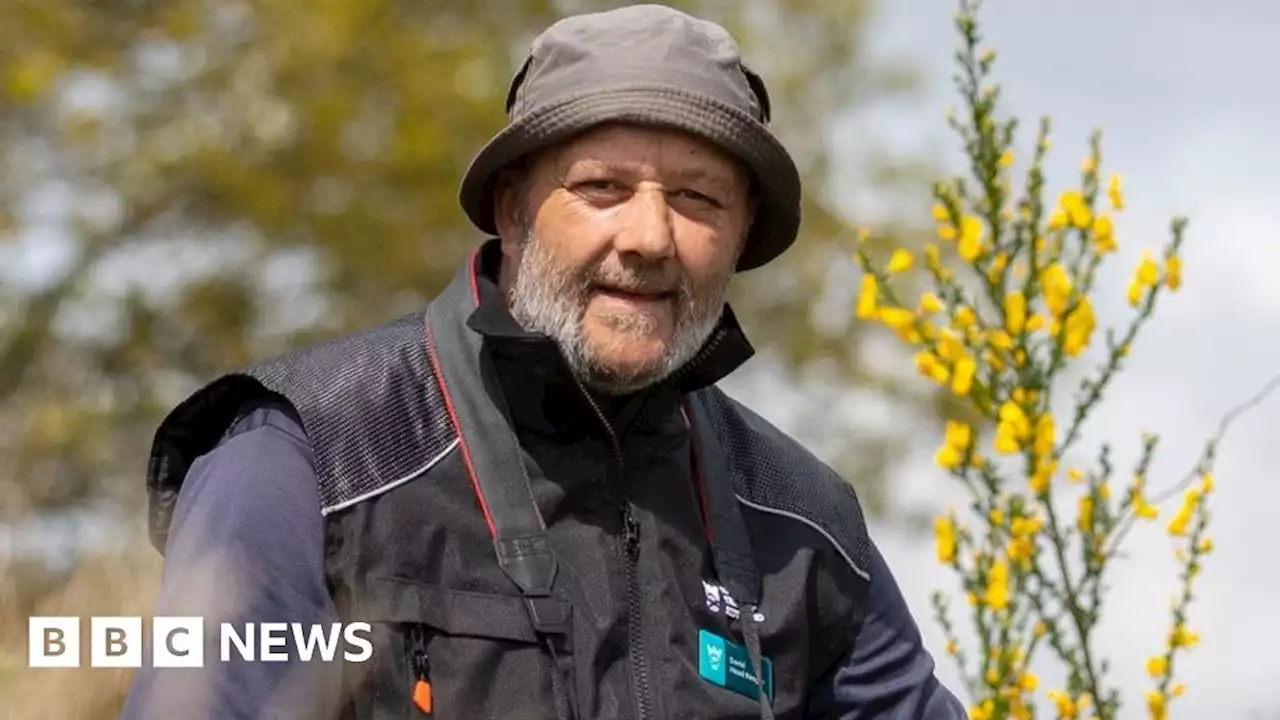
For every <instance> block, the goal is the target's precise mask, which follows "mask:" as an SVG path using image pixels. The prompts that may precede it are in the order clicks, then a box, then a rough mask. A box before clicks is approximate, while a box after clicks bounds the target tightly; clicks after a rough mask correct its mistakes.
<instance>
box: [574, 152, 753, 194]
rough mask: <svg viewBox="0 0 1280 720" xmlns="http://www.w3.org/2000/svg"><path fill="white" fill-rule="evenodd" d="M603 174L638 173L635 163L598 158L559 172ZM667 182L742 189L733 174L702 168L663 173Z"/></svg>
mask: <svg viewBox="0 0 1280 720" xmlns="http://www.w3.org/2000/svg"><path fill="white" fill-rule="evenodd" d="M575 171H576V172H577V173H584V172H585V173H604V174H606V175H615V176H617V175H621V176H628V175H635V174H637V173H638V172H639V166H638V165H637V164H635V163H627V162H620V161H617V160H604V159H599V158H582V159H578V160H575V161H571V162H567V163H564V164H563V166H562V169H561V171H560V175H561V177H562V178H564V177H567V176H568V175H569V174H570V173H573V172H575ZM663 175H664V176H665V178H666V180H667V181H668V182H681V183H707V184H709V185H712V186H714V187H717V188H720V189H722V190H723V191H725V192H736V191H738V190H740V189H741V188H742V185H743V181H742V179H741V178H739V177H738V176H737V175H735V174H734V173H730V172H721V171H719V170H713V169H708V168H703V167H685V168H677V169H675V170H669V171H667V172H664V173H663Z"/></svg>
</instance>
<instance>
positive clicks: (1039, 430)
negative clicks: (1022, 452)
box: [1035, 413, 1058, 457]
mask: <svg viewBox="0 0 1280 720" xmlns="http://www.w3.org/2000/svg"><path fill="white" fill-rule="evenodd" d="M1057 433H1058V428H1057V425H1056V424H1055V423H1054V421H1053V415H1051V414H1049V413H1045V414H1043V415H1041V416H1040V417H1039V418H1037V419H1036V445H1035V450H1036V455H1039V456H1040V457H1047V456H1048V455H1050V454H1052V453H1053V446H1054V443H1055V442H1056V441H1057V438H1058V435H1057Z"/></svg>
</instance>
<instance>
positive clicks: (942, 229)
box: [938, 223, 956, 241]
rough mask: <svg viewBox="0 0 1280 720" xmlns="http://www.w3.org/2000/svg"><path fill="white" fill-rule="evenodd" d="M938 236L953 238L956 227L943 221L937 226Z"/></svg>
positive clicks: (944, 238)
mask: <svg viewBox="0 0 1280 720" xmlns="http://www.w3.org/2000/svg"><path fill="white" fill-rule="evenodd" d="M938 238H939V239H942V240H948V241H950V240H955V239H956V227H955V226H954V225H952V224H951V223H944V224H942V225H939V226H938Z"/></svg>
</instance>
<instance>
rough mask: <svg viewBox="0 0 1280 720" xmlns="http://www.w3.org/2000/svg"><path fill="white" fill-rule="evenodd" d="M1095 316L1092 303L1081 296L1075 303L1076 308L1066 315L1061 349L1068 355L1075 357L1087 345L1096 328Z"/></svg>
mask: <svg viewBox="0 0 1280 720" xmlns="http://www.w3.org/2000/svg"><path fill="white" fill-rule="evenodd" d="M1097 326H1098V322H1097V318H1096V317H1095V316H1094V314H1093V303H1092V302H1090V301H1089V298H1087V297H1082V298H1080V300H1079V302H1077V303H1076V309H1075V310H1073V311H1072V312H1071V314H1070V315H1069V316H1067V328H1066V330H1067V332H1066V337H1064V338H1063V340H1062V351H1063V352H1065V353H1066V354H1067V355H1068V356H1070V357H1077V356H1079V355H1080V354H1081V353H1082V352H1084V351H1085V349H1086V348H1088V347H1089V341H1090V340H1091V339H1092V338H1093V331H1094V330H1095V329H1097Z"/></svg>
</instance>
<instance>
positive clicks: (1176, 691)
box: [1169, 682, 1187, 697]
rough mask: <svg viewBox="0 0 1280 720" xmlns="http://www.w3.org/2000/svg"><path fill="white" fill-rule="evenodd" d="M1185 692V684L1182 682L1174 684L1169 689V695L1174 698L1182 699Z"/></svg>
mask: <svg viewBox="0 0 1280 720" xmlns="http://www.w3.org/2000/svg"><path fill="white" fill-rule="evenodd" d="M1186 692H1187V684H1186V683H1184V682H1177V683H1174V684H1173V686H1172V687H1170V688H1169V694H1170V695H1172V696H1174V697H1182V696H1183V695H1185V694H1186Z"/></svg>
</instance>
